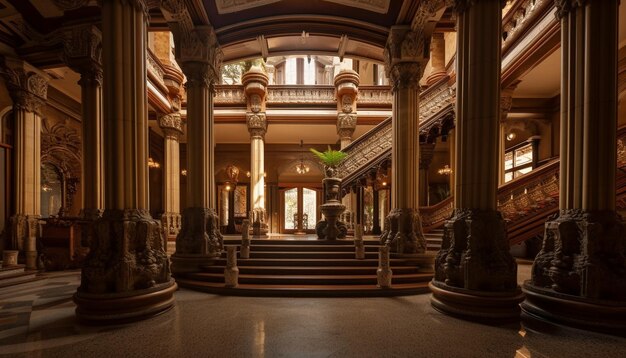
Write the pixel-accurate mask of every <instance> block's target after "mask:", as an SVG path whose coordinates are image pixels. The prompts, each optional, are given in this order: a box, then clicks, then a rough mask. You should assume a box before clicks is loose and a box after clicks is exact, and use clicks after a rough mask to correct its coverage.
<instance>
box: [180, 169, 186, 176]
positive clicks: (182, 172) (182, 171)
mask: <svg viewBox="0 0 626 358" xmlns="http://www.w3.org/2000/svg"><path fill="white" fill-rule="evenodd" d="M180 175H182V176H184V177H186V176H187V169H183V170H181V171H180Z"/></svg>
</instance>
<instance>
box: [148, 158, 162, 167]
mask: <svg viewBox="0 0 626 358" xmlns="http://www.w3.org/2000/svg"><path fill="white" fill-rule="evenodd" d="M160 167H161V163H159V162H155V161H154V159H152V158H148V168H153V169H156V168H160Z"/></svg>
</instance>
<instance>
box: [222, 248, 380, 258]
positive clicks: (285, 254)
mask: <svg viewBox="0 0 626 358" xmlns="http://www.w3.org/2000/svg"><path fill="white" fill-rule="evenodd" d="M354 255H355V254H354V251H352V252H348V251H346V252H334V251H330V252H324V251H254V250H251V251H250V258H252V259H262V258H265V259H289V258H291V259H354V258H355V257H354ZM222 257H226V254H225V253H224V254H223V255H222ZM365 258H366V259H376V258H378V252H366V253H365Z"/></svg>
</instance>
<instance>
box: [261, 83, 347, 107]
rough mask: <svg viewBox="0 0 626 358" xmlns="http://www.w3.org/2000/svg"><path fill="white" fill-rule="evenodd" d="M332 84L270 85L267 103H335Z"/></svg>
mask: <svg viewBox="0 0 626 358" xmlns="http://www.w3.org/2000/svg"><path fill="white" fill-rule="evenodd" d="M336 103H337V102H336V100H335V88H334V87H332V86H328V87H322V86H315V87H311V86H271V87H268V90H267V104H269V105H275V104H302V105H333V106H334V105H335V104H336Z"/></svg>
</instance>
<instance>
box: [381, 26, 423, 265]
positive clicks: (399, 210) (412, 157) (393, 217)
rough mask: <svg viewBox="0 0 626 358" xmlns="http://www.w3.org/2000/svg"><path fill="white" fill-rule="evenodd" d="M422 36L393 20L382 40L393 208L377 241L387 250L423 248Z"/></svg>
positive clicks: (407, 251)
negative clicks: (389, 120) (389, 96)
mask: <svg viewBox="0 0 626 358" xmlns="http://www.w3.org/2000/svg"><path fill="white" fill-rule="evenodd" d="M425 46H426V44H425V39H424V35H423V34H422V33H421V32H420V31H413V30H411V28H410V27H409V26H404V25H398V26H393V27H392V28H391V30H390V33H389V37H388V38H387V44H386V45H385V53H384V54H385V68H386V70H387V77H388V78H389V81H390V83H391V86H392V91H393V121H392V150H391V158H392V174H391V177H392V185H391V203H392V205H393V206H392V207H393V209H392V210H391V211H390V212H389V215H388V216H387V217H386V218H385V225H384V226H385V231H384V232H383V233H382V235H381V242H383V243H385V244H386V245H389V246H390V248H391V252H394V253H401V254H417V253H424V252H425V251H426V240H425V239H424V235H423V233H422V226H421V221H420V217H419V211H418V209H419V191H418V190H419V175H418V174H419V158H420V157H419V99H420V98H419V92H420V90H419V88H420V87H419V80H420V78H421V77H422V74H423V73H424V66H425V65H426V62H427V59H426V58H425V57H424V53H425V49H424V47H425Z"/></svg>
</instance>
